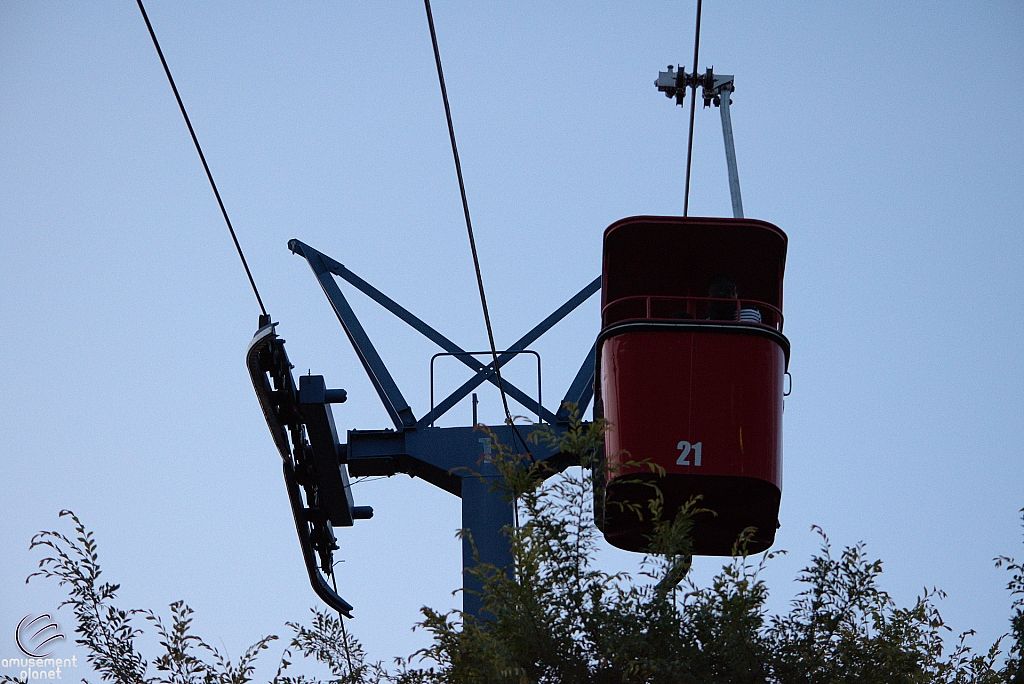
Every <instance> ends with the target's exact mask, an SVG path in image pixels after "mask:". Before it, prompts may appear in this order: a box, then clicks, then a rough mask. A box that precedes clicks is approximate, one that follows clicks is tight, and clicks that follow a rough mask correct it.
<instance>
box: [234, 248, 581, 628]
mask: <svg viewBox="0 0 1024 684" xmlns="http://www.w3.org/2000/svg"><path fill="white" fill-rule="evenodd" d="M288 248H289V249H290V250H291V251H292V252H294V253H295V254H298V255H300V256H302V257H303V258H304V259H306V262H307V263H308V264H309V267H310V269H312V271H313V274H314V275H315V276H316V279H317V281H318V282H319V283H320V286H321V287H322V288H323V291H324V294H325V295H327V299H328V301H329V302H330V304H331V307H332V308H333V309H334V312H335V314H336V315H337V317H338V321H339V322H340V323H341V326H342V328H343V329H344V330H345V334H346V335H347V336H348V338H349V341H350V342H351V343H352V347H353V349H354V350H355V352H356V356H357V357H358V358H359V361H360V363H362V365H363V369H364V370H365V371H366V374H367V376H368V377H369V379H370V382H371V384H372V385H373V387H374V389H375V390H376V392H377V396H378V397H379V398H380V400H381V403H382V404H383V405H384V409H385V410H386V411H387V413H388V416H389V417H390V418H391V422H392V423H393V425H394V429H390V428H389V429H385V430H350V431H349V432H348V434H347V442H344V443H343V442H341V440H340V439H339V437H338V433H337V428H336V426H335V423H334V416H333V413H332V411H331V406H330V405H331V404H332V403H341V402H343V401H345V398H346V395H345V392H344V390H330V389H327V387H326V384H325V382H324V379H323V376H319V375H306V376H301V377H300V378H299V385H298V387H296V384H295V381H294V378H293V377H292V374H291V369H292V368H293V366H292V364H291V363H290V362H289V360H288V356H287V353H286V352H285V350H284V340H283V339H281V338H280V337H278V336H277V334H276V329H275V326H276V324H275V323H271V322H270V319H269V318H268V317H265V316H264V317H261V318H260V328H259V330H258V331H257V333H256V335H255V337H254V338H253V340H252V342H251V343H250V345H249V349H248V351H247V354H246V361H247V365H248V367H249V372H250V375H251V376H252V381H253V387H254V388H255V389H256V395H257V397H258V398H259V401H260V406H261V407H262V409H263V414H264V417H265V418H266V420H267V425H268V426H269V428H270V432H271V434H272V435H273V437H274V442H275V444H276V445H277V447H278V451H279V452H280V454H281V457H282V459H283V461H284V476H285V483H286V486H287V489H288V495H289V500H290V502H291V506H292V514H293V517H294V519H295V525H296V529H297V531H298V536H299V544H300V546H301V548H302V553H303V558H304V560H305V563H306V570H307V572H308V574H309V580H310V584H311V585H312V587H313V589H314V591H315V592H316V593H317V595H318V596H320V598H322V599H323V600H324V601H325V602H326V603H327V604H328V605H329V606H331V607H332V608H334V609H336V610H338V611H339V612H341V613H342V614H344V615H347V616H349V617H351V610H352V606H351V605H350V604H349V603H348V602H346V601H345V600H344V599H343V598H341V596H339V595H338V594H337V592H336V591H335V590H334V589H333V588H332V587H331V586H330V585H328V583H327V580H326V578H325V576H326V577H332V578H333V551H334V550H336V549H337V548H338V545H337V541H336V538H335V536H334V527H348V526H351V525H352V524H353V523H354V521H355V520H359V519H366V518H370V517H372V515H373V509H372V508H370V507H368V506H355V505H354V504H353V500H352V493H351V486H350V483H349V479H348V478H349V477H350V476H351V477H363V476H390V475H394V474H396V473H406V474H408V475H410V476H414V477H420V478H422V479H424V480H426V481H427V482H429V483H431V484H433V485H434V486H436V487H440V488H441V489H444V490H445V491H447V492H450V493H452V494H454V495H456V496H459V497H460V498H461V499H462V525H463V529H464V530H466V531H467V532H468V533H467V534H463V545H462V557H463V568H464V569H465V568H470V567H473V566H474V565H475V564H476V562H477V561H478V560H479V561H481V562H486V563H491V564H493V565H494V566H496V567H498V568H506V567H509V566H510V565H511V562H512V558H511V553H510V550H509V544H508V539H507V538H506V536H505V534H504V533H503V530H504V529H505V528H506V527H508V526H511V525H512V522H513V514H512V502H510V501H508V500H506V498H503V497H502V493H501V491H500V489H499V488H498V487H497V486H496V485H497V484H498V482H497V481H498V479H499V477H498V472H497V469H496V468H495V467H494V466H493V465H492V464H490V463H489V462H488V461H487V459H486V455H487V454H488V453H489V452H490V450H491V439H492V437H488V436H487V435H486V434H485V433H483V432H481V431H480V430H478V429H477V428H475V427H448V428H439V427H433V423H434V421H436V420H437V419H438V418H440V417H441V416H442V415H444V414H445V413H447V412H448V411H449V410H450V409H451V408H452V407H454V406H455V405H456V404H458V403H459V402H460V401H461V400H462V399H464V398H465V397H467V396H468V395H469V394H470V393H471V392H472V391H473V390H474V389H476V388H477V387H478V386H479V385H481V384H483V383H484V382H490V383H492V384H494V385H496V386H497V385H498V379H497V376H496V374H495V372H494V365H495V364H494V361H491V362H490V363H487V364H484V363H482V362H481V361H479V360H477V359H476V358H475V357H474V356H473V355H472V354H471V353H469V352H467V351H466V350H464V349H462V348H461V347H459V346H458V345H457V344H455V343H454V342H452V341H451V340H450V339H448V338H447V337H445V336H444V335H442V334H441V333H439V332H438V331H437V330H435V329H434V328H432V327H431V326H429V325H427V324H426V323H424V322H423V321H422V320H420V319H419V318H417V317H416V316H414V315H413V314H412V313H410V312H409V311H408V310H406V309H405V308H403V307H402V306H400V305H399V304H398V303H396V302H395V301H394V300H392V299H391V298H389V297H388V296H387V295H385V294H384V293H382V292H381V291H380V290H377V289H376V288H375V287H373V286H372V285H370V284H369V283H367V282H366V281H365V280H363V279H362V278H360V277H359V276H357V275H356V274H355V273H353V272H352V271H350V270H348V269H347V268H345V266H343V265H342V264H340V263H338V262H337V261H335V260H334V259H332V258H330V257H329V256H327V255H325V254H323V253H321V252H319V251H317V250H316V249H314V248H312V247H310V246H309V245H306V244H304V243H302V242H300V241H298V240H291V241H290V242H289V243H288ZM334 276H338V277H340V278H342V279H343V280H345V281H346V282H348V283H349V284H351V285H352V286H354V287H355V288H356V289H358V290H359V291H360V292H362V293H363V294H365V295H367V296H368V297H369V298H370V299H372V300H373V301H375V302H377V303H378V304H380V305H381V306H383V307H384V308H385V309H387V310H388V311H390V312H391V313H393V314H394V315H395V316H397V317H398V318H399V319H401V320H402V321H404V322H405V323H407V324H408V325H409V326H411V327H412V328H413V329H414V330H416V331H417V332H419V333H420V334H422V335H423V336H424V337H426V338H427V339H429V340H431V341H432V342H434V343H435V344H437V345H438V346H439V347H441V349H443V350H444V352H445V353H447V354H449V355H451V356H453V357H454V358H456V359H458V360H459V361H461V362H462V363H464V364H465V365H466V366H468V367H469V368H470V369H471V370H473V371H474V375H473V377H471V378H470V379H469V380H467V381H466V382H465V383H463V384H462V385H461V386H460V387H459V388H457V389H456V390H455V391H454V392H452V393H451V394H449V395H448V397H446V398H445V399H443V400H442V401H441V402H440V404H438V405H437V406H434V407H432V408H431V410H430V411H429V412H428V413H427V415H425V416H423V417H421V418H419V419H417V418H416V416H415V415H414V414H413V411H412V408H411V407H410V406H409V404H408V402H406V400H405V398H404V397H403V396H402V393H401V391H400V390H399V388H398V384H397V383H396V382H395V380H394V378H393V377H392V376H391V373H390V371H388V369H387V366H386V365H385V364H384V361H383V360H382V359H381V358H380V355H379V354H378V353H377V350H376V348H375V347H374V346H373V343H372V342H371V341H370V338H369V337H368V336H367V334H366V331H365V330H364V329H363V327H362V325H361V324H360V322H359V320H358V318H357V317H356V315H355V312H354V311H353V310H352V307H351V306H350V305H349V303H348V300H347V299H346V298H345V295H344V294H343V293H342V291H341V288H340V287H339V286H338V283H337V282H336V281H335V279H334ZM600 288H601V278H600V276H599V277H597V278H595V279H594V280H593V281H591V282H590V283H589V284H588V285H587V286H586V287H584V288H583V289H582V290H580V291H579V292H578V293H576V294H575V295H574V296H573V297H571V298H570V299H569V300H568V301H567V302H565V303H564V304H563V305H562V306H560V307H559V308H558V309H556V310H555V311H554V312H552V313H551V315H549V316H548V317H547V318H545V319H544V320H543V321H541V322H540V323H538V324H537V325H536V326H534V327H533V328H532V329H531V330H530V331H529V332H528V333H526V334H525V335H523V336H522V337H521V338H519V339H518V340H517V341H516V342H515V343H513V345H512V346H511V347H510V348H509V349H508V350H506V351H503V352H501V353H500V354H498V358H497V365H498V368H501V367H503V366H504V365H505V364H506V363H508V362H509V361H511V360H512V359H513V358H514V357H515V356H516V355H517V354H520V353H523V352H528V351H529V353H535V352H532V351H530V350H527V347H528V346H529V345H530V344H532V343H533V342H535V341H536V340H537V339H538V338H540V336H541V335H543V334H544V333H545V332H547V331H548V330H550V329H551V328H552V327H553V326H554V325H555V324H557V323H558V322H559V321H561V320H562V319H563V318H565V317H566V316H567V315H568V314H569V313H571V312H572V311H573V310H575V309H576V308H577V307H578V306H579V305H580V304H582V303H583V302H584V301H586V300H587V299H588V298H590V297H591V296H592V295H593V294H595V293H596V292H597V291H598V290H599V289H600ZM596 349H597V346H596V342H595V344H594V345H593V346H591V348H590V351H589V352H588V353H587V356H586V358H585V359H584V361H583V364H582V365H581V366H580V368H579V371H578V372H577V373H576V377H575V378H574V379H573V381H572V383H571V384H570V386H569V389H568V390H567V391H566V393H565V396H564V397H563V398H562V401H561V402H560V404H559V408H558V409H556V410H555V411H551V410H549V409H547V408H545V407H544V406H543V405H542V404H541V402H540V398H539V397H538V399H534V398H532V397H530V396H529V395H528V394H527V393H525V392H523V391H522V390H520V389H519V388H518V387H516V386H515V384H513V383H511V382H509V380H508V379H506V378H502V382H501V386H502V387H503V389H504V391H505V393H506V394H507V395H508V396H509V397H511V398H512V399H514V400H515V401H517V402H518V403H520V404H521V405H522V406H523V407H525V408H526V409H527V410H528V411H530V412H531V413H535V414H537V415H538V416H539V419H540V420H541V421H543V422H546V423H548V425H549V426H550V428H551V429H552V430H554V431H555V432H556V433H558V432H562V431H564V430H565V429H566V428H567V426H568V423H569V409H568V407H569V406H576V407H577V409H578V411H579V412H580V414H582V413H583V412H584V411H585V410H586V408H587V406H588V405H589V404H590V401H591V400H592V398H593V396H594V368H595V355H596ZM487 429H488V430H489V432H490V434H491V435H492V436H493V439H494V440H496V441H498V442H499V443H503V444H514V442H513V438H514V437H515V438H518V436H517V435H516V428H514V427H513V426H510V425H496V426H487ZM530 451H531V456H532V457H533V459H534V460H535V461H543V462H546V463H547V464H548V465H549V467H548V468H546V469H543V472H545V474H553V473H556V472H560V471H562V470H564V469H565V468H566V467H568V466H570V465H573V463H574V461H573V459H572V458H569V457H567V456H566V455H563V454H559V453H557V452H555V451H554V447H552V446H549V445H547V444H544V443H541V444H537V445H533V446H531V448H530ZM317 560H319V563H318V562H317ZM463 587H464V589H465V590H466V591H464V592H463V610H464V611H465V612H466V613H467V614H471V615H477V614H479V612H480V607H481V606H480V601H479V597H478V594H477V593H476V592H477V591H478V590H479V588H480V585H479V582H478V581H477V580H475V579H474V578H473V577H472V576H471V575H470V574H469V573H465V572H464V577H463Z"/></svg>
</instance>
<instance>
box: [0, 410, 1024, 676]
mask: <svg viewBox="0 0 1024 684" xmlns="http://www.w3.org/2000/svg"><path fill="white" fill-rule="evenodd" d="M601 436H602V431H601V426H600V425H587V424H581V423H575V424H574V425H573V426H572V427H571V429H570V430H569V432H568V433H567V434H566V435H565V436H564V437H562V438H560V440H559V442H560V443H559V444H558V446H559V447H560V449H561V450H562V451H563V452H566V453H571V454H574V455H576V456H577V457H579V459H580V460H581V462H582V463H583V467H581V468H578V469H573V470H571V471H569V472H567V473H562V474H560V475H555V476H552V477H546V476H547V475H549V473H546V472H544V471H543V470H542V469H543V468H544V465H543V464H535V463H532V462H530V460H529V459H528V458H523V457H522V456H520V455H517V454H513V453H511V452H510V451H509V450H508V449H506V448H504V447H502V446H501V445H496V448H495V449H493V453H492V455H491V458H492V459H493V464H494V465H495V466H496V467H497V468H498V469H499V471H500V472H501V474H502V476H503V478H502V479H503V485H502V488H503V490H504V493H505V495H506V496H508V497H509V498H510V499H514V500H515V501H516V505H517V511H518V514H517V520H518V521H519V523H518V524H517V525H515V526H514V527H513V528H511V529H508V530H507V534H508V536H509V539H510V542H511V548H512V555H513V561H514V562H513V566H512V567H511V568H497V567H494V566H490V565H487V564H483V563H481V564H478V565H477V567H475V568H473V569H472V570H470V572H472V573H474V574H475V575H476V576H477V577H478V578H479V579H480V580H481V582H482V589H481V591H480V599H481V602H482V604H483V611H482V614H481V615H466V614H463V613H462V612H460V611H452V612H448V613H442V612H439V611H436V610H433V609H431V608H428V607H425V608H423V609H422V613H423V619H422V621H421V622H420V623H419V624H418V625H417V628H419V629H423V630H425V631H426V632H428V633H429V635H430V637H431V642H430V645H429V646H427V647H426V648H424V649H422V650H420V651H418V652H417V653H414V654H412V656H410V657H409V658H407V659H396V664H397V665H396V667H395V668H394V669H392V670H388V669H387V668H385V667H384V666H383V665H382V664H381V663H373V662H368V661H367V657H366V654H365V652H364V651H363V649H362V646H361V645H360V644H359V642H358V640H357V639H355V638H354V637H353V636H352V635H350V634H348V633H347V631H346V629H345V624H344V622H343V621H342V619H341V618H340V617H336V616H334V615H332V614H329V613H326V612H323V611H320V610H314V611H313V619H312V622H311V624H309V625H308V626H306V625H301V624H297V623H288V626H289V627H290V628H291V629H292V631H293V636H292V638H291V641H290V643H289V646H288V647H287V649H286V650H285V651H284V654H283V655H282V658H281V661H280V664H279V666H278V669H277V673H276V674H275V676H274V678H273V680H272V684H319V683H320V681H321V680H319V679H317V678H311V677H308V676H306V675H292V674H290V672H291V670H290V668H291V667H292V658H293V653H297V654H300V655H301V656H303V657H305V658H312V659H315V660H317V661H320V662H321V663H323V664H325V665H326V666H327V668H328V669H329V671H330V672H331V678H330V679H329V680H327V682H328V683H329V684H355V683H357V682H358V683H363V682H396V683H399V684H435V683H437V684H440V683H453V684H472V683H476V682H480V683H483V682H488V683H491V682H494V683H497V684H504V683H508V684H522V683H528V682H529V683H532V682H537V683H541V682H551V683H559V684H576V683H580V684H583V683H593V684H605V683H608V684H610V683H613V682H614V683H619V682H622V683H633V682H644V683H651V684H660V683H663V682H664V683H669V682H671V683H677V682H678V683H699V682H723V683H728V682H737V683H738V682H752V683H753V682H766V683H767V682H778V683H786V684H788V683H791V682H792V683H801V684H817V683H819V682H820V683H823V684H824V683H830V684H831V683H842V682H887V683H888V682H907V683H916V682H950V683H954V682H955V683H958V684H959V683H961V682H979V683H982V684H988V683H990V682H991V683H995V682H1006V683H1009V684H1024V666H1022V658H1024V564H1022V563H1018V562H1017V561H1015V560H1014V559H1012V558H1008V557H999V558H997V559H995V562H996V566H997V567H1002V568H1005V569H1006V570H1008V571H1009V573H1010V577H1011V579H1010V581H1009V583H1008V586H1007V589H1008V590H1009V592H1010V595H1011V597H1012V599H1013V602H1012V606H1011V610H1012V617H1011V621H1010V627H1011V629H1010V632H1009V633H1008V634H1007V635H1006V636H1004V637H1003V638H1002V639H1000V640H999V641H997V642H996V643H995V644H994V645H993V646H992V647H991V648H989V649H988V650H986V651H984V652H975V651H974V650H972V648H971V647H970V646H969V645H968V644H967V639H968V637H969V636H970V634H971V633H967V634H964V635H960V638H959V639H958V640H955V642H954V643H953V644H952V646H949V647H947V646H946V644H945V641H944V637H948V636H949V628H948V627H947V626H946V625H945V624H944V622H943V620H942V617H941V616H940V614H939V611H938V609H937V607H936V605H935V602H936V600H937V599H939V598H941V597H942V592H940V591H935V590H933V591H926V592H925V593H924V594H922V595H921V596H920V597H918V599H917V600H916V602H915V603H914V604H913V605H911V606H905V607H901V606H898V605H897V604H896V602H895V601H894V600H893V599H892V597H891V596H889V595H888V594H887V593H886V592H885V591H883V590H882V589H881V587H880V586H879V580H880V578H881V575H882V563H881V561H879V560H875V559H871V558H870V557H869V556H868V555H867V554H866V552H865V547H864V545H863V544H857V545H854V546H850V547H846V548H844V549H842V551H840V552H838V553H834V552H833V550H832V547H831V543H830V542H829V539H828V537H827V536H826V535H825V534H824V532H822V531H821V530H820V529H819V530H817V532H818V534H819V535H820V537H821V550H820V551H819V552H818V553H817V554H815V555H814V556H813V557H812V558H811V560H810V563H809V564H808V565H807V567H805V568H804V569H803V571H802V572H801V573H800V575H799V576H798V578H797V580H798V582H799V583H800V585H801V587H802V589H801V591H800V592H799V593H798V595H797V597H796V598H795V599H794V601H793V602H792V603H791V605H790V607H789V610H788V612H786V613H784V614H780V615H768V613H767V609H766V601H767V598H768V588H767V586H766V585H765V582H764V581H763V580H762V579H761V573H762V570H763V568H764V566H765V564H766V563H769V562H771V558H772V556H773V554H764V555H762V556H761V557H760V558H759V559H756V560H755V559H752V558H750V557H747V556H746V555H745V554H743V549H744V547H745V540H744V538H742V537H741V538H740V539H738V540H737V546H736V550H737V553H738V555H737V556H736V557H734V558H733V559H731V560H730V561H729V562H727V563H726V564H725V565H724V567H723V568H722V569H721V571H720V572H719V573H718V574H717V575H716V576H715V577H714V578H713V580H712V581H711V583H710V584H709V585H708V586H697V585H696V584H695V583H694V582H693V581H692V580H691V579H689V578H687V577H686V575H687V571H688V569H689V564H690V558H691V556H690V550H691V547H690V541H689V537H688V532H689V530H690V528H691V526H692V524H693V520H694V518H695V516H699V515H707V514H708V513H707V512H705V511H702V510H701V509H700V508H699V502H697V501H694V502H691V503H690V505H688V506H687V507H685V508H684V510H682V511H680V512H679V513H678V514H677V515H676V516H675V517H673V518H672V519H663V517H662V509H661V506H660V500H659V498H658V497H657V496H655V497H654V498H653V499H652V501H651V502H650V503H648V504H646V505H645V506H641V507H638V513H639V514H643V515H649V516H651V519H652V520H653V521H654V530H655V531H654V535H653V537H652V539H651V547H650V548H651V552H650V553H649V554H647V555H646V556H644V557H643V558H642V560H641V561H640V566H639V571H638V572H637V573H636V574H635V575H632V576H631V575H629V574H626V573H617V574H612V573H608V572H606V571H604V570H602V569H600V567H598V566H597V565H596V564H595V557H596V553H597V537H596V535H597V534H598V533H597V532H596V530H595V528H594V525H593V520H592V516H593V511H592V501H591V497H590V479H589V477H590V476H589V475H588V473H587V467H589V466H590V465H591V463H590V460H591V459H592V458H593V455H594V453H595V452H596V451H597V449H598V448H599V447H600V443H601ZM534 438H535V439H548V440H554V439H555V438H554V437H553V436H552V435H551V434H539V435H535V437H534ZM1022 512H1024V511H1022ZM61 515H62V516H68V517H70V519H71V520H72V522H73V525H74V530H75V534H74V535H72V536H67V535H65V534H63V533H61V532H57V531H50V532H41V533H40V534H38V535H36V537H35V538H34V539H33V540H32V548H43V549H45V550H47V551H49V552H50V555H48V556H47V557H45V558H44V559H43V560H41V561H40V569H39V571H38V572H36V573H34V575H33V576H42V577H44V578H49V579H54V580H56V581H57V582H58V583H59V584H61V585H62V586H66V587H67V588H68V599H67V601H65V603H64V604H63V605H68V606H70V607H71V609H72V610H73V612H74V615H75V620H76V623H77V627H76V633H77V634H78V637H79V638H78V639H77V643H78V644H80V645H82V646H83V647H84V648H85V649H86V651H87V653H88V661H89V663H90V664H91V665H92V667H93V669H94V670H95V672H96V674H97V675H98V676H99V677H100V678H101V679H102V680H103V681H106V682H112V683H113V684H158V683H159V684H164V683H166V684H246V683H247V682H249V681H251V679H252V678H253V675H254V666H255V661H256V659H257V657H258V655H259V654H260V652H262V651H264V650H266V649H267V648H269V646H270V643H271V642H272V641H273V640H274V639H276V638H277V637H275V636H267V637H263V638H262V639H260V640H258V641H257V642H256V643H255V644H253V645H252V646H251V647H250V648H249V649H248V650H246V652H245V653H244V654H243V655H242V656H241V657H240V658H239V659H238V661H237V662H234V663H233V662H232V661H230V660H228V659H226V658H225V657H224V656H223V655H222V654H221V653H220V652H218V651H217V649H215V648H213V647H211V646H210V645H208V644H207V643H206V642H205V641H203V640H202V639H201V638H200V637H198V636H196V635H194V634H193V633H192V631H191V622H192V610H191V609H190V608H189V607H188V606H187V605H185V604H184V603H183V602H176V603H173V604H171V606H170V611H171V617H170V623H169V625H166V624H165V623H164V621H163V619H162V618H161V617H160V616H159V615H157V614H156V613H153V612H151V611H139V610H123V609H120V608H118V607H116V606H115V603H114V601H115V599H116V592H117V590H118V588H119V586H118V585H116V584H110V583H106V582H101V571H100V566H99V560H98V554H97V548H96V542H95V540H94V539H93V536H92V534H91V533H90V532H89V531H88V530H86V528H85V526H84V525H83V523H82V522H81V521H80V520H79V519H78V518H77V517H76V516H74V514H72V513H70V512H68V511H63V512H62V513H61ZM748 532H749V531H748ZM30 579H31V577H30ZM145 623H148V624H149V625H150V626H151V627H152V628H153V629H155V632H156V634H157V635H158V636H159V639H160V642H159V643H160V647H161V649H162V651H161V652H160V653H159V654H158V655H156V657H154V658H153V659H152V661H147V660H146V659H145V658H144V657H143V656H142V655H141V654H140V653H139V652H138V650H137V649H136V639H137V637H138V636H139V635H140V634H141V632H142V627H141V626H140V625H142V624H145ZM1004 643H1006V644H1008V646H1007V648H1006V651H1005V652H1003V644H1004ZM5 679H6V681H14V680H12V679H11V678H9V677H7V678H5Z"/></svg>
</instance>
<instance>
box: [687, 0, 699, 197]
mask: <svg viewBox="0 0 1024 684" xmlns="http://www.w3.org/2000/svg"><path fill="white" fill-rule="evenodd" d="M700 4H701V0H697V29H696V34H695V35H694V37H693V97H691V98H690V135H689V138H688V139H687V141H686V192H685V194H684V195H683V216H689V215H690V164H691V162H692V161H693V117H694V113H695V111H696V107H697V55H698V54H699V53H700Z"/></svg>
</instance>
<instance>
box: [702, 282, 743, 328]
mask: <svg viewBox="0 0 1024 684" xmlns="http://www.w3.org/2000/svg"><path fill="white" fill-rule="evenodd" d="M708 297H709V298H710V299H717V300H722V299H731V300H733V301H729V302H725V301H711V302H708V320H712V321H734V320H736V309H737V303H738V302H737V301H736V300H738V299H739V297H740V294H739V290H738V289H737V288H736V283H735V282H733V279H732V278H730V277H729V276H727V275H725V274H724V273H719V274H718V275H716V276H715V277H714V278H712V279H711V282H709V283H708Z"/></svg>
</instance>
